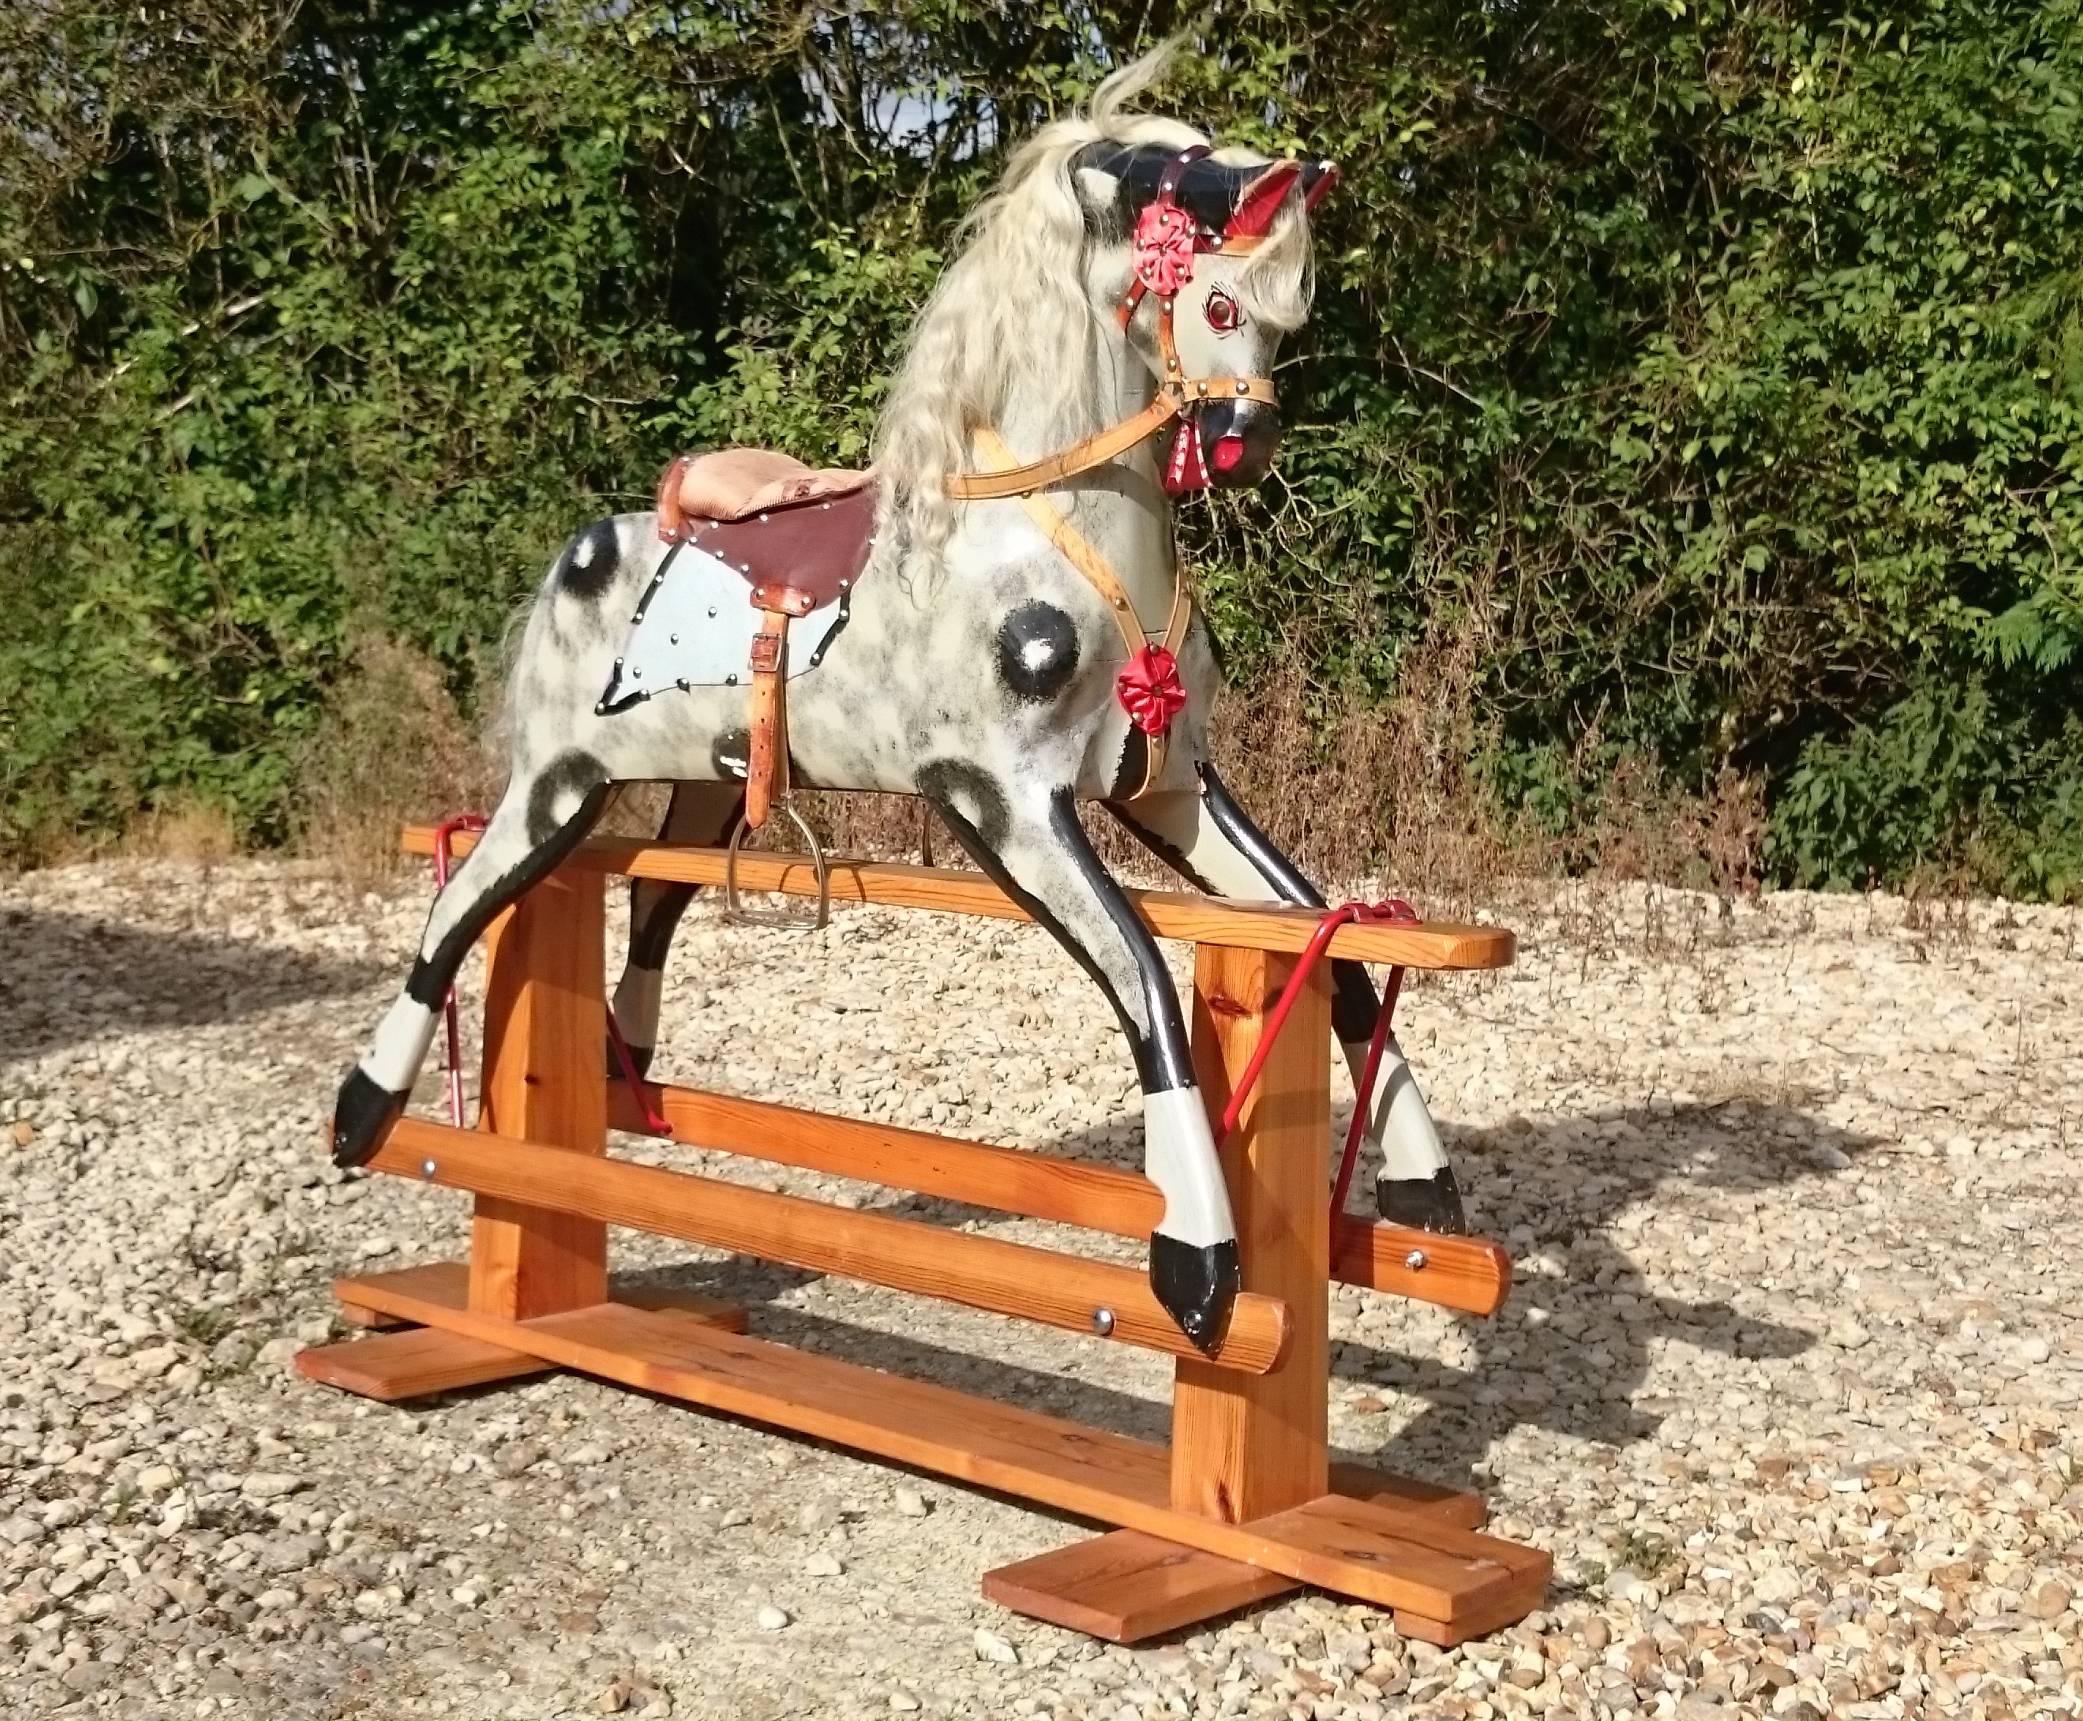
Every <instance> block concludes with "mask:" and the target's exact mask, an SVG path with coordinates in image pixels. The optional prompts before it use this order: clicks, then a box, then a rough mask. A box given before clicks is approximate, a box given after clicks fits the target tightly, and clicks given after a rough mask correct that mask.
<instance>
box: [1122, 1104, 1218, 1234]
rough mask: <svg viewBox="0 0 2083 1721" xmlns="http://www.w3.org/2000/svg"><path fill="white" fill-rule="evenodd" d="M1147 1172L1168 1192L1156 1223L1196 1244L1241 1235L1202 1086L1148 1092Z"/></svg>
mask: <svg viewBox="0 0 2083 1721" xmlns="http://www.w3.org/2000/svg"><path fill="white" fill-rule="evenodd" d="M1143 1172H1144V1175H1146V1176H1147V1177H1148V1178H1149V1179H1150V1181H1151V1182H1152V1183H1154V1184H1156V1185H1157V1187H1158V1190H1159V1191H1160V1192H1161V1193H1162V1194H1163V1196H1164V1217H1163V1218H1162V1219H1160V1220H1159V1221H1158V1222H1157V1229H1158V1230H1159V1231H1161V1232H1163V1233H1164V1234H1165V1235H1166V1236H1167V1237H1176V1238H1177V1239H1178V1240H1179V1241H1180V1242H1182V1243H1190V1244H1191V1245H1193V1247H1195V1248H1196V1249H1206V1248H1211V1247H1213V1246H1214V1245H1215V1244H1218V1243H1230V1242H1234V1241H1235V1240H1236V1236H1237V1221H1236V1217H1235V1215H1233V1214H1232V1213H1231V1211H1230V1192H1229V1188H1228V1186H1227V1185H1226V1184H1225V1183H1224V1182H1223V1180H1222V1162H1221V1161H1220V1160H1219V1159H1217V1158H1216V1156H1215V1135H1214V1132H1213V1131H1212V1130H1210V1129H1209V1127H1208V1108H1207V1107H1206V1106H1205V1105H1204V1104H1202V1102H1201V1090H1200V1089H1199V1088H1173V1089H1171V1090H1170V1091H1169V1092H1166V1093H1158V1094H1145V1095H1144V1096H1143Z"/></svg>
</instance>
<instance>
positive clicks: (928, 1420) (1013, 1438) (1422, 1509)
mask: <svg viewBox="0 0 2083 1721" xmlns="http://www.w3.org/2000/svg"><path fill="white" fill-rule="evenodd" d="M400 1127H401V1128H402V1127H403V1126H402V1125H401V1126H400ZM488 1139H489V1138H488ZM387 1151H388V1150H387ZM543 1151H553V1150H543ZM593 1163H594V1165H595V1167H596V1168H597V1167H598V1166H599V1164H600V1162H599V1161H598V1160H596V1161H594V1162H593ZM638 1169H640V1168H638ZM386 1277H387V1278H389V1279H392V1280H403V1279H405V1278H406V1277H407V1275H387V1276H386ZM341 1289H342V1293H343V1295H346V1296H348V1297H349V1298H350V1300H353V1301H357V1302H361V1303H365V1304H367V1305H369V1306H377V1307H384V1308H387V1309H388V1311H389V1312H391V1313H394V1314H397V1315H399V1316H401V1317H403V1318H405V1319H412V1320H423V1321H425V1322H426V1323H427V1324H428V1325H430V1326H437V1327H440V1328H443V1329H444V1330H446V1331H449V1332H454V1333H461V1334H463V1335H465V1336H466V1337H469V1338H472V1339H476V1340H478V1341H479V1342H481V1343H484V1344H487V1345H494V1346H499V1347H502V1348H504V1349H508V1350H512V1351H515V1352H519V1353H521V1354H524V1355H528V1356H535V1357H540V1358H541V1359H542V1360H543V1361H545V1362H551V1363H555V1364H557V1365H558V1366H560V1367H563V1368H570V1369H577V1370H578V1371H580V1372H581V1373H584V1374H591V1375H597V1376H599V1377H601V1378H602V1379H605V1380H613V1381H619V1382H621V1383H622V1384H623V1385H625V1386H632V1387H636V1388H638V1389H639V1390H641V1391H644V1392H654V1393H658V1394H660V1395H661V1396H664V1397H667V1398H677V1399H681V1400H684V1401H685V1402H687V1403H690V1404H699V1405H702V1406H705V1407H706V1408H708V1409H711V1410H719V1411H722V1412H724V1413H725V1414H726V1415H730V1416H744V1417H749V1418H751V1419H753V1420H754V1421H757V1422H765V1423H769V1424H772V1425H775V1426H778V1427H781V1428H790V1429H795V1430H797V1431H798V1432H800V1433H803V1434H807V1435H809V1436H811V1437H812V1438H814V1439H819V1440H829V1441H833V1442H836V1443H837V1444H840V1445H843V1446H850V1447H852V1448H854V1449H855V1450H856V1451H860V1452H867V1453H872V1454H874V1455H875V1456H877V1457H880V1458H886V1459H890V1460H892V1461H894V1462H896V1463H899V1464H910V1465H914V1466H916V1467H917V1468H919V1469H922V1470H930V1471H934V1472H936V1473H938V1474H940V1475H945V1476H952V1477H955V1478H956V1479H958V1480H960V1481H964V1482H968V1483H971V1484H974V1485H976V1486H979V1487H985V1488H996V1489H999V1490H1001V1491H1002V1492H1005V1493H1009V1494H1013V1495H1017V1496H1019V1497H1021V1498H1023V1499H1028V1500H1034V1501H1038V1502H1040V1503H1041V1504H1043V1505H1047V1506H1054V1507H1056V1508H1058V1509H1059V1510H1062V1511H1066V1512H1074V1513H1076V1514H1078V1515H1079V1516H1081V1517H1087V1518H1095V1519H1098V1520H1099V1521H1100V1522H1102V1523H1111V1524H1120V1525H1123V1526H1125V1527H1128V1528H1131V1529H1138V1530H1142V1531H1145V1532H1146V1533H1148V1534H1150V1535H1154V1536H1158V1537H1162V1538H1163V1539H1164V1540H1166V1541H1170V1542H1176V1543H1180V1544H1182V1545H1184V1546H1186V1547H1192V1548H1201V1549H1204V1550H1206V1551H1207V1552H1209V1553H1213V1554H1220V1555H1223V1556H1224V1557H1226V1558H1229V1559H1233V1560H1240V1561H1242V1562H1244V1563H1245V1564H1247V1565H1254V1566H1258V1567H1261V1568H1263V1569H1264V1570H1266V1571H1269V1572H1275V1573H1278V1574H1280V1575H1281V1576H1283V1577H1287V1578H1290V1579H1293V1580H1294V1581H1296V1582H1299V1583H1309V1584H1318V1585H1321V1586H1323V1587H1324V1588H1326V1589H1330V1590H1334V1591H1337V1592H1338V1593H1340V1594H1344V1595H1351V1596H1357V1597H1359V1598H1361V1599H1362V1600H1365V1601H1371V1602H1374V1603H1376V1604H1377V1605H1379V1606H1382V1607H1389V1608H1395V1609H1397V1610H1398V1612H1397V1619H1398V1623H1399V1624H1400V1625H1402V1626H1403V1628H1404V1629H1405V1630H1406V1631H1409V1632H1411V1633H1412V1634H1413V1635H1417V1636H1423V1637H1426V1638H1428V1639H1430V1640H1431V1641H1433V1642H1440V1643H1452V1642H1458V1641H1459V1640H1460V1639H1461V1638H1462V1637H1465V1636H1466V1635H1468V1633H1469V1631H1471V1630H1478V1631H1479V1630H1486V1629H1489V1627H1490V1626H1491V1625H1492V1624H1493V1623H1494V1622H1495V1620H1496V1619H1498V1618H1504V1617H1509V1618H1514V1619H1515V1618H1518V1617H1519V1616H1520V1615H1522V1614H1524V1613H1526V1612H1527V1611H1528V1610H1529V1609H1530V1608H1532V1607H1535V1606H1537V1605H1538V1604H1539V1600H1540V1593H1541V1588H1542V1585H1543V1584H1544V1582H1545V1580H1546V1577H1547V1574H1548V1566H1549V1561H1548V1556H1547V1555H1546V1554H1544V1553H1542V1552H1540V1551H1539V1550H1537V1549H1532V1548H1521V1547H1515V1546H1514V1545H1513V1544H1511V1543H1509V1542H1504V1541H1500V1540H1498V1539H1497V1538H1496V1537H1494V1536H1489V1535H1485V1534H1483V1533H1481V1532H1480V1531H1476V1530H1471V1529H1464V1528H1462V1527H1460V1525H1459V1524H1457V1523H1455V1522H1453V1521H1452V1519H1451V1517H1449V1516H1445V1515H1442V1513H1441V1511H1440V1510H1439V1505H1440V1504H1441V1500H1440V1496H1439V1495H1438V1494H1437V1493H1435V1492H1434V1491H1430V1490H1425V1489H1424V1488H1423V1486H1422V1484H1420V1485H1417V1486H1416V1488H1415V1489H1413V1488H1412V1485H1410V1484H1403V1483H1397V1482H1394V1481H1390V1482H1389V1483H1388V1488H1389V1490H1390V1492H1388V1493H1386V1494H1377V1495H1376V1497H1375V1498H1373V1499H1362V1500H1354V1499H1346V1498H1342V1497H1340V1496H1338V1495H1335V1494H1333V1495H1326V1496H1324V1497H1322V1498H1320V1499H1317V1500H1313V1501H1310V1502H1308V1503H1307V1504H1305V1505H1302V1506H1298V1507H1295V1508H1293V1509H1292V1510H1290V1511H1286V1512H1279V1513H1275V1514H1273V1515H1272V1516H1271V1517H1267V1518H1262V1519H1259V1520H1257V1521H1255V1522H1253V1523H1247V1524H1230V1523H1224V1522H1222V1521H1221V1520H1219V1519H1215V1518H1204V1517H1201V1516H1199V1515H1198V1514H1196V1513H1192V1512H1185V1511H1180V1510H1178V1509H1176V1508H1174V1507H1173V1506H1172V1505H1171V1502H1170V1499H1169V1493H1168V1487H1167V1481H1166V1474H1165V1465H1164V1460H1163V1453H1162V1449H1161V1448H1156V1447H1152V1446H1150V1445H1149V1444H1148V1443H1147V1442H1144V1441H1140V1440H1132V1439H1129V1438H1127V1437H1126V1436H1124V1435H1119V1434H1114V1433H1111V1432H1109V1431H1107V1430H1105V1429H1099V1428H1088V1427H1084V1426H1081V1425H1079V1424H1076V1423H1070V1422H1064V1421H1061V1420H1059V1419H1057V1418H1055V1417H1050V1416H1044V1415H1040V1414H1037V1413H1036V1412H1034V1411H1030V1410H1023V1409H1020V1408H1018V1407H1017V1406H1014V1405H1007V1404H998V1403H994V1402H993V1401H992V1400H990V1399H984V1398H974V1397H971V1396H970V1395H969V1394H967V1393H962V1392H957V1391H955V1390H953V1389H952V1388H949V1387H944V1386H938V1385H935V1384H932V1383H930V1382H926V1381H918V1380H908V1379H905V1378H904V1377H902V1376H900V1375H890V1374H883V1373H880V1372H878V1371H877V1370H874V1369H867V1368H863V1367H861V1366H860V1365H858V1364H856V1363H848V1362H842V1361H840V1360H838V1359H837V1358H834V1357H827V1356H816V1355H812V1354H810V1353H808V1352H804V1351H798V1350H793V1349H790V1348H789V1347H787V1346H783V1345H777V1344H772V1343H769V1342H766V1341H763V1340H760V1339H754V1338H745V1337H741V1336H739V1335H736V1334H732V1333H727V1332H720V1331H716V1330H713V1329H709V1328H705V1327H702V1326H700V1325H697V1324H696V1323H694V1322H692V1321H688V1320H684V1319H676V1318H673V1317H671V1316H663V1315H654V1314H648V1313H646V1312H645V1311H643V1310H641V1309H634V1308H629V1307H626V1306H624V1305H620V1304H616V1303H603V1304H599V1305H597V1306H594V1307H591V1308H582V1309H574V1310H572V1311H571V1312H569V1313H568V1314H558V1315H544V1316H541V1317H539V1318H537V1319H535V1320H530V1321H522V1322H512V1321H506V1320H501V1319H499V1318H497V1317H494V1316H487V1315H479V1314H475V1313H473V1312H472V1311H470V1310H469V1309H467V1308H459V1307H455V1306H453V1305H451V1304H449V1303H447V1302H445V1301H441V1300H435V1299H428V1298H423V1297H415V1296H411V1295H405V1296H397V1295H386V1294H385V1290H384V1280H382V1279H372V1280H356V1281H347V1282H345V1283H343V1285H342V1287H341ZM357 1342H366V1341H357ZM1399 1495H1400V1496H1401V1497H1400V1498H1399V1497H1398V1496H1399Z"/></svg>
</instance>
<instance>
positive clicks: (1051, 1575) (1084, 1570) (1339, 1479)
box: [984, 1464, 1526, 1643]
mask: <svg viewBox="0 0 2083 1721" xmlns="http://www.w3.org/2000/svg"><path fill="white" fill-rule="evenodd" d="M1331 1485H1332V1487H1333V1488H1335V1489H1336V1490H1337V1491H1338V1492H1339V1493H1340V1494H1347V1495H1351V1496H1352V1497H1354V1498H1356V1499H1361V1500H1375V1501H1379V1502H1380V1503H1382V1504H1383V1505H1389V1506H1401V1507H1403V1508H1405V1509H1406V1510H1409V1511H1416V1512H1423V1513H1424V1514H1425V1515H1426V1516H1428V1517H1431V1518H1434V1519H1436V1520H1437V1521H1438V1522H1440V1523H1442V1524H1450V1525H1453V1526H1454V1527H1456V1528H1458V1529H1464V1530H1473V1529H1476V1528H1478V1527H1479V1526H1480V1525H1481V1524H1482V1522H1483V1520H1484V1518H1485V1516H1486V1512H1485V1509H1484V1506H1483V1502H1482V1499H1481V1498H1480V1496H1478V1495H1475V1494H1469V1493H1464V1492H1462V1491H1460V1490H1458V1489H1453V1488H1440V1487H1435V1486H1434V1485H1432V1484H1431V1483H1429V1482H1419V1481H1416V1480H1414V1479H1412V1478H1410V1477H1405V1476H1395V1475H1391V1474H1389V1473H1387V1472H1385V1471H1378V1470H1369V1469H1367V1468H1365V1467H1364V1466H1362V1465H1357V1464H1335V1465H1333V1466H1332V1467H1331ZM1300 1587H1301V1586H1300V1585H1299V1584H1297V1583H1296V1582H1295V1581H1294V1580H1293V1579H1292V1578H1285V1577H1282V1576H1281V1575H1280V1574H1279V1573H1277V1572H1268V1571H1263V1570H1261V1569H1260V1568H1259V1567H1257V1566H1251V1565H1246V1564H1245V1563H1244V1562H1243V1561H1241V1560H1231V1559H1225V1558H1224V1557H1223V1556H1222V1555H1220V1554H1211V1553H1206V1552H1204V1551H1202V1550H1201V1549H1198V1548H1188V1547H1182V1546H1181V1545H1180V1544H1179V1543H1177V1542H1167V1541H1164V1540H1163V1539H1161V1538H1160V1537H1157V1536H1150V1535H1145V1534H1144V1533H1143V1532H1142V1531H1140V1530H1112V1531H1109V1532H1108V1533H1107V1534H1105V1535H1103V1536H1095V1537H1093V1538H1092V1539H1091V1540H1090V1541H1085V1542H1073V1543H1071V1545H1070V1546H1069V1547H1067V1548H1057V1549H1055V1550H1053V1551H1051V1552H1049V1553H1046V1554H1037V1555H1035V1556H1034V1558H1032V1559H1028V1560H1021V1561H1019V1562H1017V1563H1016V1564H1014V1565H1010V1566H1000V1567H999V1568H998V1569H997V1570H996V1571H991V1572H986V1573H985V1574H984V1596H985V1599H986V1600H988V1601H993V1602H996V1603H997V1604H998V1605H999V1606H1000V1607H1003V1608H1010V1609H1011V1610H1012V1611H1013V1612H1014V1613H1023V1614H1026V1615H1028V1616H1029V1617H1030V1618H1032V1619H1040V1620H1046V1621H1048V1623H1049V1624H1051V1625H1060V1626H1063V1627H1065V1628H1066V1629H1067V1630H1071V1631H1081V1632H1084V1633H1085V1634H1086V1635H1087V1636H1090V1637H1103V1638H1106V1639H1107V1640H1109V1641H1110V1642H1113V1643H1140V1642H1142V1641H1143V1640H1144V1639H1146V1638H1152V1637H1161V1636H1163V1635H1164V1634H1165V1633H1166V1632H1171V1631H1178V1630H1181V1629H1182V1628H1184V1627H1186V1626H1190V1625H1198V1624H1200V1623H1201V1622H1202V1621H1204V1620H1210V1619H1214V1618H1216V1617H1218V1616H1219V1615H1222V1614H1226V1613H1235V1612H1236V1611H1237V1610H1238V1609H1239V1608H1245V1607H1252V1606H1255V1605H1256V1604H1258V1603H1259V1602H1263V1601H1271V1600H1273V1599H1274V1598H1275V1597H1277V1596H1283V1595H1287V1594H1289V1593H1290V1592H1292V1591H1294V1590H1296V1589H1299V1588H1300ZM1525 1611H1526V1608H1525V1607H1521V1608H1520V1610H1519V1613H1524V1612H1525ZM1512 1617H1513V1618H1514V1619H1516V1618H1518V1617H1519V1614H1514V1615H1513V1616H1512ZM1397 1618H1398V1620H1399V1621H1401V1619H1402V1615H1400V1614H1399V1615H1398V1616H1397ZM1413 1618H1415V1616H1413ZM1418 1624H1419V1626H1420V1629H1418V1630H1415V1631H1407V1633H1406V1635H1409V1636H1413V1637H1423V1638H1425V1639H1426V1640H1427V1641H1428V1642H1430V1641H1436V1639H1435V1638H1434V1637H1433V1636H1432V1633H1431V1632H1430V1631H1428V1630H1426V1629H1423V1628H1424V1627H1426V1626H1430V1625H1432V1624H1433V1622H1431V1621H1419V1622H1418ZM1456 1641H1458V1639H1457V1640H1456Z"/></svg>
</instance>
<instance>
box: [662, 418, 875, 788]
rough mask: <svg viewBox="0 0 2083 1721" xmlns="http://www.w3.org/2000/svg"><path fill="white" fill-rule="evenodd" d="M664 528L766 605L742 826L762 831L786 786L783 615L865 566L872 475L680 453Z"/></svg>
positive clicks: (844, 589)
mask: <svg viewBox="0 0 2083 1721" xmlns="http://www.w3.org/2000/svg"><path fill="white" fill-rule="evenodd" d="M658 535H659V536H660V537H661V538H663V539H665V540H666V542H668V543H670V544H675V545H680V544H684V545H687V546H689V547H690V548H692V549H696V550H700V551H702V552H703V553H704V554H705V555H708V556H710V557H713V558H715V560H717V561H719V562H722V563H724V564H725V565H726V566H728V567H729V568H731V569H732V570H734V571H735V572H736V573H737V574H739V575H740V576H741V577H742V578H743V579H744V581H745V583H746V585H747V587H749V588H750V589H749V592H748V596H749V597H750V599H751V602H752V607H753V608H754V609H756V610H759V611H760V612H761V622H760V630H759V632H758V633H757V634H755V635H754V636H753V639H752V651H751V658H750V662H749V664H748V666H747V667H748V669H749V670H750V674H751V686H752V692H751V710H750V714H749V720H748V725H747V727H748V732H749V747H748V753H749V757H748V758H747V760H746V770H745V823H746V824H747V825H748V826H749V827H750V828H752V829H753V830H757V829H759V827H760V826H761V825H763V824H765V823H766V819H767V814H768V812H769V811H770V810H771V808H772V806H773V803H774V801H775V799H776V798H777V797H785V796H786V795H787V792H788V737H787V725H788V716H787V707H786V702H785V700H784V698H783V689H784V687H785V685H786V682H787V680H788V624H789V623H790V621H791V620H796V619H799V618H801V617H803V616H807V615H811V614H813V613H814V612H816V611H818V610H821V609H824V608H826V607H827V606H828V605H831V604H834V603H837V602H839V601H840V600H841V599H842V598H844V597H846V596H847V594H849V593H850V592H851V591H852V589H853V584H854V582H855V581H856V580H858V579H859V578H860V577H861V572H862V570H863V569H864V568H866V567H867V565H868V557H869V554H870V552H871V551H872V550H873V548H874V543H875V483H874V480H873V478H872V477H871V476H870V475H869V474H868V473H866V472H846V471H838V470H833V469H825V470H822V471H820V470H816V469H814V468H812V467H809V466H805V465H804V464H803V463H802V462H801V461H800V460H794V459H791V458H790V457H789V456H788V455H786V454H777V453H775V452H774V451H772V450H771V449H765V448H726V449H722V450H720V451H719V452H717V453H714V454H683V455H681V456H680V458H679V459H677V460H675V461H674V462H673V463H672V465H670V466H668V467H667V468H666V470H665V476H664V477H663V478H662V479H660V480H659V484H658ZM663 577H664V570H663V569H661V570H660V578H661V579H662V578H663ZM710 613H711V614H712V615H713V614H714V613H715V612H714V611H713V610H712V611H711V612H710ZM811 662H812V663H813V664H814V663H815V662H816V657H815V655H813V656H812V658H811Z"/></svg>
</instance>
